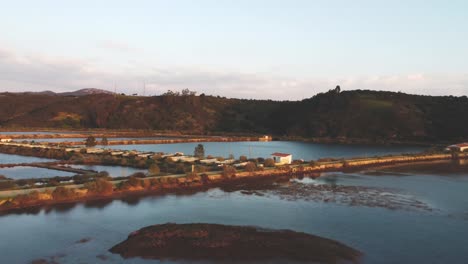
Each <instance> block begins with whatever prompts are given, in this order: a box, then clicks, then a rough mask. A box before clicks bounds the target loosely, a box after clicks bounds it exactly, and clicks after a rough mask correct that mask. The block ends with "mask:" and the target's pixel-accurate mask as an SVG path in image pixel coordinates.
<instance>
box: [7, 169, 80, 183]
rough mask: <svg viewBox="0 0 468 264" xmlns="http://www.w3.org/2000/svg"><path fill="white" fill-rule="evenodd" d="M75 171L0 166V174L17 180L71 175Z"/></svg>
mask: <svg viewBox="0 0 468 264" xmlns="http://www.w3.org/2000/svg"><path fill="white" fill-rule="evenodd" d="M75 174H76V173H71V172H66V171H59V170H50V169H44V168H36V167H28V166H17V167H11V168H0V175H4V176H6V177H7V178H11V179H15V180H19V179H36V178H52V177H55V176H73V175H75Z"/></svg>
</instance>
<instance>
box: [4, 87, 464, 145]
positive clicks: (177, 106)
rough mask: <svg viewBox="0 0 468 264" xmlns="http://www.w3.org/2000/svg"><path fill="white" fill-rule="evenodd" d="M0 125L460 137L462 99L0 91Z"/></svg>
mask: <svg viewBox="0 0 468 264" xmlns="http://www.w3.org/2000/svg"><path fill="white" fill-rule="evenodd" d="M0 126H1V127H51V128H52V127H53V128H113V129H124V128H136V129H156V130H172V131H183V132H191V133H215V132H242V133H244V132H246V133H269V134H273V135H276V136H299V137H330V138H362V139H368V140H371V141H373V140H385V139H393V140H425V141H431V140H437V141H439V140H466V139H467V138H468V99H467V97H466V96H464V97H453V96H447V97H432V96H417V95H408V94H403V93H393V92H377V91H344V92H340V91H339V90H331V91H329V92H327V93H322V94H318V95H316V96H314V97H312V98H309V99H305V100H302V101H291V102H290V101H285V102H279V101H270V100H240V99H227V98H221V97H214V96H205V95H201V96H196V95H194V94H186V95H180V94H166V95H163V96H154V97H138V96H124V95H113V94H91V95H85V96H70V95H68V96H64V95H57V94H47V93H44V94H42V93H38V94H33V93H18V94H13V93H2V94H0Z"/></svg>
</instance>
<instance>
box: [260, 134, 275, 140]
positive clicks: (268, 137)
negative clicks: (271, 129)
mask: <svg viewBox="0 0 468 264" xmlns="http://www.w3.org/2000/svg"><path fill="white" fill-rule="evenodd" d="M258 140H259V141H271V140H272V138H271V136H270V135H264V136H263V137H259V138H258Z"/></svg>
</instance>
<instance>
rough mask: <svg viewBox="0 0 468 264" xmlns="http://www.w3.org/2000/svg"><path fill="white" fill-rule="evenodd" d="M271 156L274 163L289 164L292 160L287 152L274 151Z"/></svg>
mask: <svg viewBox="0 0 468 264" xmlns="http://www.w3.org/2000/svg"><path fill="white" fill-rule="evenodd" d="M271 158H272V159H273V160H274V161H275V163H276V164H278V165H281V164H291V162H292V155H291V154H287V153H279V152H275V153H273V154H271Z"/></svg>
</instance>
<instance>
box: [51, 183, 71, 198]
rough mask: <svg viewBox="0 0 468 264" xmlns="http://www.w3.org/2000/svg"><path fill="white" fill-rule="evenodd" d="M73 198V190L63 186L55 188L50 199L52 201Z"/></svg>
mask: <svg viewBox="0 0 468 264" xmlns="http://www.w3.org/2000/svg"><path fill="white" fill-rule="evenodd" d="M74 197H75V190H74V189H73V188H66V187H63V186H59V187H57V188H55V190H54V191H53V192H52V198H53V199H54V200H66V199H72V198H74Z"/></svg>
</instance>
